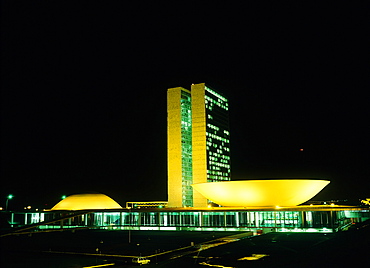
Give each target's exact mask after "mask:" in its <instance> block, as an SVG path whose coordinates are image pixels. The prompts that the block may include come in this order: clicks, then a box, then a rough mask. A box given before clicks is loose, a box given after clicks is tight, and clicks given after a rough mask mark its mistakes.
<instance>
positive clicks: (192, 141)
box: [167, 83, 230, 207]
mask: <svg viewBox="0 0 370 268" xmlns="http://www.w3.org/2000/svg"><path fill="white" fill-rule="evenodd" d="M228 110H229V103H228V100H227V99H226V98H225V97H224V96H223V95H222V94H220V93H219V92H217V91H215V90H213V89H211V88H209V87H208V86H207V85H205V84H204V83H202V84H193V85H192V86H191V90H187V89H185V88H182V87H176V88H170V89H168V91H167V150H168V154H167V155H168V156H167V157H168V160H167V162H168V207H206V206H208V205H209V204H208V202H209V201H208V200H207V199H206V198H205V197H203V196H202V195H201V194H199V193H198V192H196V191H194V190H193V188H192V186H191V185H192V184H194V183H205V182H218V181H229V180H230V133H229V112H228Z"/></svg>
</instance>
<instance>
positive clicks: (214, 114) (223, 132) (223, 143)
mask: <svg viewBox="0 0 370 268" xmlns="http://www.w3.org/2000/svg"><path fill="white" fill-rule="evenodd" d="M204 98H205V100H204V101H205V107H206V115H207V116H206V123H207V125H206V138H207V181H208V182H215V181H228V180H230V136H229V135H230V133H229V113H228V110H229V104H228V100H227V99H226V98H225V97H223V96H222V95H220V94H219V93H217V92H216V91H214V90H212V89H210V88H209V87H207V86H206V87H205V96H204Z"/></svg>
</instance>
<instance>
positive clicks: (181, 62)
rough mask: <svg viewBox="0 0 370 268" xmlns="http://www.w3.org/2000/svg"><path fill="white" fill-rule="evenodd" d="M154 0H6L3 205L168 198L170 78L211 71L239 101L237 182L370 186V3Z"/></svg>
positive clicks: (233, 116)
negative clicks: (132, 0)
mask: <svg viewBox="0 0 370 268" xmlns="http://www.w3.org/2000/svg"><path fill="white" fill-rule="evenodd" d="M148 3H149V2H145V1H140V3H138V4H137V5H133V4H124V3H122V1H120V2H111V1H108V2H107V1H102V2H100V3H99V4H97V3H94V4H92V3H84V4H83V3H77V4H76V3H75V2H64V1H52V2H49V1H47V2H37V3H35V2H34V1H25V2H18V1H16V2H14V1H3V2H2V11H1V12H2V14H1V17H2V23H1V25H2V26H1V27H2V29H1V32H2V36H1V39H2V40H1V44H2V49H1V50H2V70H1V72H2V79H1V80H2V81H1V83H2V96H1V181H2V184H1V188H0V191H1V193H0V194H1V196H2V197H1V198H2V199H1V200H2V201H1V204H2V205H4V204H3V203H5V197H6V195H7V194H9V193H12V194H14V195H15V198H14V200H12V204H13V205H14V206H16V205H19V206H24V205H34V206H41V205H45V204H48V207H51V206H52V205H54V204H55V203H56V202H57V201H58V200H59V198H60V196H61V195H63V194H67V195H68V194H73V193H80V192H86V191H94V192H102V193H105V194H108V195H109V196H111V197H113V198H114V199H115V200H117V201H118V202H119V203H121V204H122V205H124V202H125V201H150V200H166V199H167V193H166V191H167V189H166V179H167V171H166V168H167V166H166V157H167V156H166V131H167V129H166V90H167V88H169V87H176V86H183V87H187V88H190V85H191V83H202V82H205V83H207V84H208V85H209V86H210V87H213V88H214V89H216V90H218V91H220V92H223V93H224V94H225V95H226V96H227V97H228V98H229V100H230V121H231V122H230V123H231V126H230V127H231V154H232V159H231V161H232V176H233V179H256V178H274V177H283V178H297V177H306V178H324V179H329V180H331V183H330V184H329V186H327V187H326V188H325V189H324V190H323V191H322V192H321V193H320V194H319V195H318V196H317V197H316V199H341V198H364V197H369V194H370V193H369V189H370V187H369V177H370V161H369V149H370V145H369V137H370V135H369V134H370V130H369V128H370V127H369V125H370V124H369V115H370V112H369V109H370V108H369V100H370V98H369V96H370V95H369V93H368V92H369V86H370V83H369V71H370V70H369V69H370V68H369V38H368V36H369V12H368V10H369V9H368V7H367V6H355V5H357V4H353V3H347V4H346V5H340V4H337V3H333V4H332V5H331V6H329V5H327V6H324V5H319V4H317V5H314V4H308V3H301V2H299V3H295V2H292V3H291V4H289V3H284V4H282V3H275V4H268V3H264V4H248V5H245V4H243V5H242V6H237V5H232V4H225V3H224V4H214V3H213V2H210V3H212V5H211V4H209V5H205V4H202V5H199V4H195V3H196V2H194V3H192V2H188V1H186V4H183V5H181V4H179V3H177V2H176V4H173V5H160V4H157V3H151V4H148ZM184 3H185V2H184ZM301 148H303V149H304V151H303V152H301V151H300V149H301Z"/></svg>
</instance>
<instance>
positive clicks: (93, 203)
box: [51, 194, 122, 210]
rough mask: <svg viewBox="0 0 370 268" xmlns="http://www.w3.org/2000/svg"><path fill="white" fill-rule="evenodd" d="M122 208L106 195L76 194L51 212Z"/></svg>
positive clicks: (57, 205)
mask: <svg viewBox="0 0 370 268" xmlns="http://www.w3.org/2000/svg"><path fill="white" fill-rule="evenodd" d="M121 208H122V207H121V206H120V205H119V204H118V203H117V202H116V201H114V200H113V199H112V198H110V197H109V196H107V195H105V194H74V195H70V196H68V197H67V198H66V199H63V200H62V201H60V202H59V203H58V204H56V205H55V206H54V207H53V208H52V209H51V210H85V209H121Z"/></svg>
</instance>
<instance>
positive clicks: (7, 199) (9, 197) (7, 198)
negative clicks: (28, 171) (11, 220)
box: [5, 194, 13, 211]
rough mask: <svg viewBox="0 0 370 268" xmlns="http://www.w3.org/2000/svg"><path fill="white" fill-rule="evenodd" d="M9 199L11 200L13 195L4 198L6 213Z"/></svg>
mask: <svg viewBox="0 0 370 268" xmlns="http://www.w3.org/2000/svg"><path fill="white" fill-rule="evenodd" d="M10 199H13V195H12V194H10V195H8V196H7V197H6V205H5V210H6V211H8V202H9V200H10Z"/></svg>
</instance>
